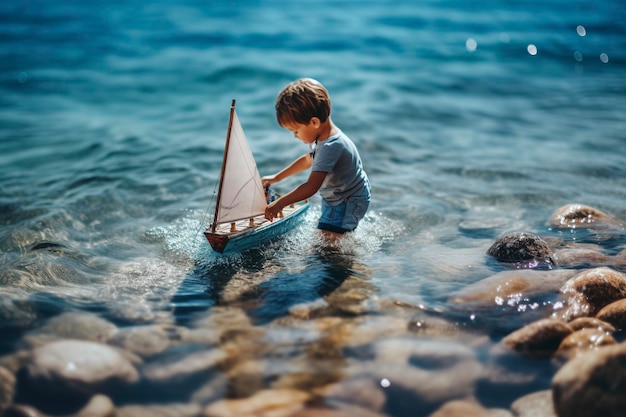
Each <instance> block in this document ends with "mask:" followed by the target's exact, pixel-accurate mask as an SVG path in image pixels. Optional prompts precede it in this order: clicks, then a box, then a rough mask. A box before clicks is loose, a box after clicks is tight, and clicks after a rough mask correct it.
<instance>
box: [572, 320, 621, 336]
mask: <svg viewBox="0 0 626 417" xmlns="http://www.w3.org/2000/svg"><path fill="white" fill-rule="evenodd" d="M567 324H569V326H570V327H571V328H572V329H574V331H577V330H581V329H598V330H602V331H604V332H607V333H615V332H616V329H615V327H614V326H613V325H612V324H610V323H607V322H606V321H603V320H600V319H597V318H594V317H579V318H577V319H574V320H572V321H570V322H569V323H567Z"/></svg>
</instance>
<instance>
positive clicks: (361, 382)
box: [315, 377, 386, 411]
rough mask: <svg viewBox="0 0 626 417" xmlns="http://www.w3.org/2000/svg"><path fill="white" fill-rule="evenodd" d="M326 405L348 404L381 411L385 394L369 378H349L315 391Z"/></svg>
mask: <svg viewBox="0 0 626 417" xmlns="http://www.w3.org/2000/svg"><path fill="white" fill-rule="evenodd" d="M315 394H316V395H318V396H319V397H321V398H323V400H324V403H325V404H327V405H331V406H332V405H335V404H337V403H350V404H355V405H358V406H360V407H363V408H365V409H368V410H375V411H381V410H382V409H383V406H384V405H385V400H386V398H385V394H384V392H383V388H381V386H380V384H376V383H375V382H374V381H372V379H371V378H362V377H361V378H359V377H357V378H350V379H347V380H341V381H339V382H336V383H334V384H330V385H326V386H324V387H321V388H318V389H316V390H315Z"/></svg>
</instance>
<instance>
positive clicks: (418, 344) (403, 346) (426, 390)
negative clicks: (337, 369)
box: [353, 337, 482, 415]
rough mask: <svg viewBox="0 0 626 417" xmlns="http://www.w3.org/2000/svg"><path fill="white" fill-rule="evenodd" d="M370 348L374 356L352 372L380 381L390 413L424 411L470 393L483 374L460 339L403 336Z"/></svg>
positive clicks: (411, 413) (472, 355)
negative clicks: (444, 339) (447, 339)
mask: <svg viewBox="0 0 626 417" xmlns="http://www.w3.org/2000/svg"><path fill="white" fill-rule="evenodd" d="M371 348H372V349H373V352H372V353H373V355H374V357H373V360H367V358H364V359H366V360H365V361H361V362H360V363H359V364H358V365H355V366H356V367H358V370H357V371H356V372H354V371H353V372H354V375H355V376H362V377H368V378H373V379H374V380H375V381H377V383H378V384H380V386H381V387H382V388H383V391H384V392H385V394H386V397H387V402H386V407H385V410H384V411H385V412H386V413H388V414H390V415H426V414H428V413H430V412H432V411H434V410H435V409H436V408H437V407H439V406H441V405H442V404H443V403H445V402H446V401H450V400H453V399H457V398H464V397H467V396H470V395H472V394H473V392H474V385H475V383H476V381H477V379H478V378H479V377H480V376H481V375H482V367H481V365H480V364H479V363H478V361H477V360H476V357H475V355H474V351H473V350H472V349H471V348H469V347H467V346H465V345H463V344H461V343H456V342H452V341H436V340H428V339H426V340H425V339H421V338H409V337H404V338H391V339H385V340H382V341H380V342H378V343H376V344H374V346H372V347H371Z"/></svg>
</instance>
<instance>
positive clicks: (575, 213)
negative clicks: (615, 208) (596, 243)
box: [548, 204, 622, 229]
mask: <svg viewBox="0 0 626 417" xmlns="http://www.w3.org/2000/svg"><path fill="white" fill-rule="evenodd" d="M548 224H549V225H550V226H553V227H557V228H572V229H573V228H607V227H618V228H621V227H622V225H621V224H620V222H618V221H617V220H615V219H614V218H612V217H611V216H609V215H608V214H606V213H604V212H602V211H600V210H598V209H596V208H594V207H591V206H587V205H584V204H566V205H564V206H563V207H560V208H558V209H556V210H555V211H554V212H553V213H552V215H551V216H550V218H549V219H548Z"/></svg>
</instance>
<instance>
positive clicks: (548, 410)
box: [511, 390, 557, 417]
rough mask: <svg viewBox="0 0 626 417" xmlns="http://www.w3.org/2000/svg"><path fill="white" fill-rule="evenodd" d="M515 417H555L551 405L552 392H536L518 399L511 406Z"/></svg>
mask: <svg viewBox="0 0 626 417" xmlns="http://www.w3.org/2000/svg"><path fill="white" fill-rule="evenodd" d="M511 411H513V414H514V415H515V417H557V415H556V413H555V412H554V405H553V403H552V391H551V390H545V391H538V392H533V393H532V394H528V395H524V396H523V397H521V398H518V399H517V400H515V401H514V402H513V404H512V405H511Z"/></svg>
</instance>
